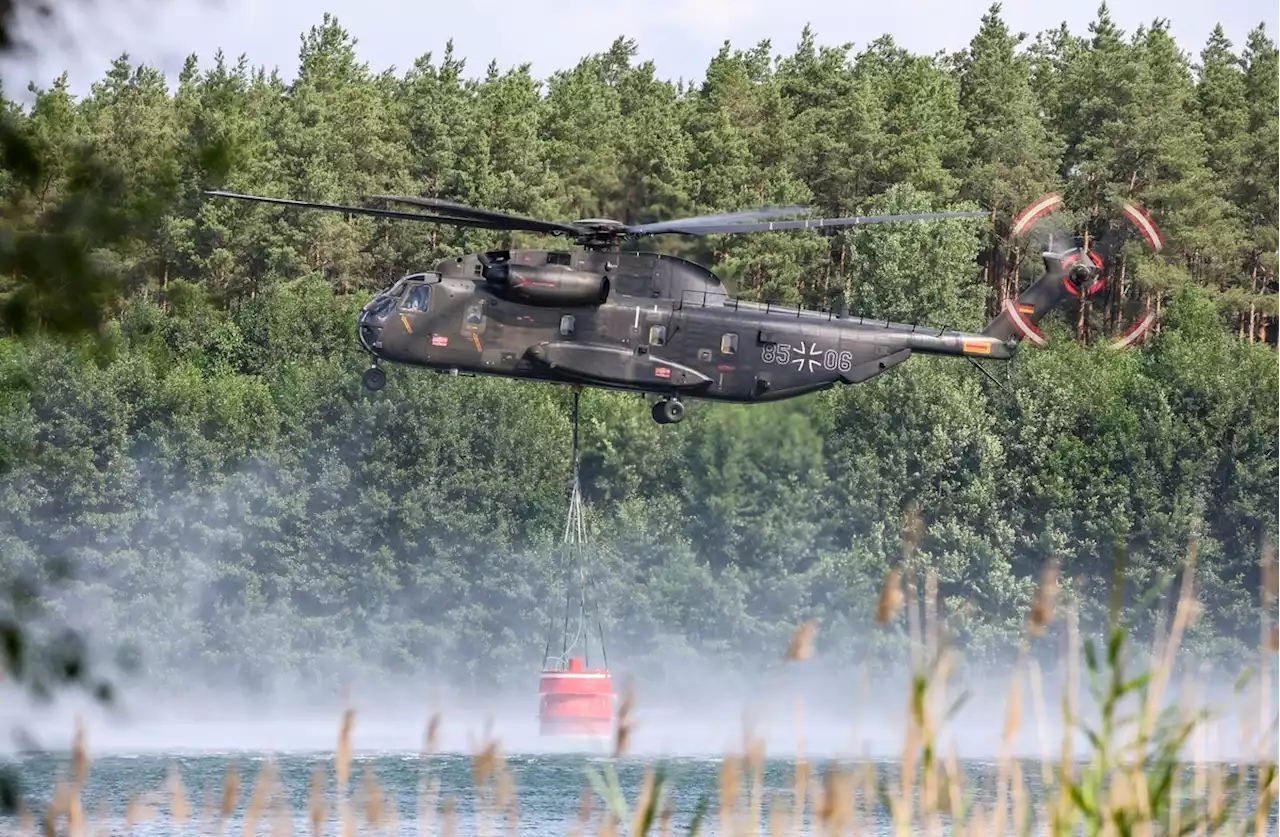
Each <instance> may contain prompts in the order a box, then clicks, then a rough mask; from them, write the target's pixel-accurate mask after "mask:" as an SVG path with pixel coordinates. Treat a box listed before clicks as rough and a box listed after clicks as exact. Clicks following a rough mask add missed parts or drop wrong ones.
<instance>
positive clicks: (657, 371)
mask: <svg viewBox="0 0 1280 837" xmlns="http://www.w3.org/2000/svg"><path fill="white" fill-rule="evenodd" d="M653 374H654V375H657V376H658V377H659V378H670V377H671V370H670V369H669V368H667V367H665V366H657V367H654V370H653Z"/></svg>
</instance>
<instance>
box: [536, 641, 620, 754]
mask: <svg viewBox="0 0 1280 837" xmlns="http://www.w3.org/2000/svg"><path fill="white" fill-rule="evenodd" d="M539 698H540V705H539V710H538V719H539V721H540V722H541V724H540V726H541V732H542V734H543V735H575V736H576V735H586V736H609V735H611V734H612V733H613V714H614V707H615V704H616V702H617V696H616V695H615V694H614V692H613V676H612V675H611V674H610V673H609V670H608V669H604V668H596V669H586V668H584V667H583V663H582V658H581V657H570V658H569V666H568V668H564V669H545V670H544V671H543V672H542V683H541V688H540V690H539Z"/></svg>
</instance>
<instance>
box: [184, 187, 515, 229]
mask: <svg viewBox="0 0 1280 837" xmlns="http://www.w3.org/2000/svg"><path fill="white" fill-rule="evenodd" d="M205 194H206V195H214V196H215V197H220V198H235V199H236V200H242V201H256V202H257V203H274V204H277V205H279V206H295V207H298V208H299V209H323V210H327V211H329V212H343V213H348V214H351V215H370V216H372V217H374V218H392V219H395V220H398V221H431V222H434V223H437V224H455V225H457V226H459V227H478V228H480V229H488V230H500V229H505V228H504V227H500V226H497V225H495V224H492V223H488V222H484V221H481V220H479V219H475V218H448V217H445V216H442V215H440V216H437V215H425V214H422V213H419V212H399V211H397V210H394V209H375V208H373V207H371V206H346V205H344V204H336V203H315V202H313V201H298V200H291V199H289V198H266V197H262V196H260V195H241V194H237V193H236V192H221V191H206V192H205Z"/></svg>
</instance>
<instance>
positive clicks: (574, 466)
mask: <svg viewBox="0 0 1280 837" xmlns="http://www.w3.org/2000/svg"><path fill="white" fill-rule="evenodd" d="M581 393H582V391H581V388H580V387H574V389H573V436H572V439H573V442H572V454H571V456H572V458H571V473H572V491H571V493H570V496H569V514H568V516H567V518H566V519H565V524H564V535H563V544H562V552H561V555H562V558H563V559H564V565H563V567H564V571H563V576H562V578H563V579H564V581H565V600H564V605H565V607H564V625H563V633H562V636H563V642H562V644H561V650H560V656H559V657H558V658H557V659H556V661H555V662H556V664H557V665H559V666H564V665H566V664H567V661H568V658H569V654H570V652H571V651H572V650H573V649H574V648H576V647H577V645H578V643H579V642H583V643H584V644H585V646H586V648H585V650H584V653H583V658H584V659H583V662H584V663H586V664H587V665H588V666H589V665H590V640H589V639H588V637H587V635H588V634H589V632H590V628H589V627H588V626H589V624H590V621H589V620H590V617H589V615H588V613H589V611H595V616H596V619H595V621H596V629H597V631H598V633H599V636H600V653H601V655H602V656H603V658H604V664H605V666H606V667H607V666H608V665H609V655H608V651H606V650H605V644H604V625H603V624H602V622H601V620H600V616H599V611H598V608H596V607H595V602H594V600H592V599H589V597H588V594H587V586H588V583H587V567H586V563H587V562H586V557H585V552H586V543H587V527H586V522H585V521H584V519H583V515H582V482H581V445H580V437H579V409H578V407H579V398H580V396H581ZM571 560H572V561H573V562H574V563H576V564H577V570H578V572H577V577H578V607H579V610H578V623H577V627H576V630H575V631H574V635H573V638H572V640H570V638H569V608H570V606H571V603H572V601H573V593H572V590H571V589H570V587H569V583H568V582H569V579H570V577H571V576H572V574H573V570H572V567H571V564H570V561H571ZM554 625H555V616H554V614H548V624H547V644H546V647H545V649H544V650H543V667H544V668H546V665H547V661H548V659H549V657H550V653H551V631H552V630H553V626H554Z"/></svg>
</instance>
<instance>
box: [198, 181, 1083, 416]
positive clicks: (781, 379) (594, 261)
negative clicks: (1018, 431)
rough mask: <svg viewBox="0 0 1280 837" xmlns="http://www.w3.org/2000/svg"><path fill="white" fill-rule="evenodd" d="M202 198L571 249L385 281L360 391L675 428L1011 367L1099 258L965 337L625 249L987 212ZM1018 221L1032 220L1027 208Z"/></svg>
mask: <svg viewBox="0 0 1280 837" xmlns="http://www.w3.org/2000/svg"><path fill="white" fill-rule="evenodd" d="M206 194H208V195H212V196H217V197H224V198H233V199H237V200H247V201H257V202H262V203H269V204H278V205H283V206H290V207H296V208H299V209H320V210H328V211H334V212H342V213H346V214H349V215H368V216H373V217H379V218H390V219H398V220H409V221H425V222H431V223H438V224H451V225H454V226H462V227H474V228H479V229H490V230H524V231H528V232H532V233H539V234H544V235H551V236H560V237H563V238H566V239H568V240H569V241H571V242H572V243H573V244H575V245H577V247H578V248H580V249H574V250H570V249H558V250H550V249H548V250H525V249H514V250H495V251H490V252H485V253H474V254H470V255H465V256H459V257H457V258H451V259H444V260H441V261H439V262H438V263H437V264H436V265H435V266H434V267H433V268H432V269H431V270H429V271H422V272H416V273H412V274H409V275H406V276H404V277H403V278H401V279H399V280H398V281H396V282H395V283H394V284H393V285H392V286H391V287H390V288H387V289H386V290H384V291H382V292H381V293H379V294H378V295H377V296H375V297H374V298H373V300H371V301H370V302H369V303H368V304H367V305H366V306H365V307H364V308H363V309H362V310H361V312H360V314H359V321H358V323H357V336H358V339H359V341H360V345H361V346H362V347H363V348H364V350H365V351H366V352H368V354H369V355H370V357H371V363H370V366H369V368H368V369H367V370H366V371H365V372H364V375H363V377H362V383H363V385H364V386H365V388H366V389H369V390H371V391H377V390H380V389H382V387H383V386H384V385H385V383H386V374H385V372H384V371H383V370H382V368H381V363H382V362H383V361H386V362H388V363H398V364H405V365H410V366H419V367H425V368H429V369H433V370H436V371H438V372H441V373H445V374H450V375H495V376H502V377H508V378H518V379H524V380H534V381H543V382H552V383H560V384H568V385H573V386H576V387H578V388H581V387H591V388H598V389H609V390H620V391H628V392H634V393H638V394H642V395H647V396H650V397H656V399H657V400H656V402H655V403H654V404H653V419H654V421H655V422H657V423H659V424H673V423H676V422H679V421H681V420H682V419H683V418H684V415H685V405H684V401H685V400H687V399H703V400H708V401H721V402H733V403H743V404H752V403H763V402H770V401H778V400H781V399H786V398H794V397H796V396H800V395H805V394H808V393H813V392H817V391H819V390H825V389H829V388H831V387H833V386H835V385H836V384H858V383H862V382H864V381H868V380H870V379H872V378H874V377H876V376H877V375H880V374H881V373H883V372H885V371H886V370H888V369H892V368H893V367H895V366H897V365H898V364H900V363H902V362H903V361H905V360H906V359H907V358H909V357H911V355H912V354H913V353H916V352H919V353H922V354H933V355H951V356H960V357H967V358H969V359H970V360H973V359H974V358H986V359H993V360H1009V359H1011V358H1012V357H1013V355H1014V353H1015V351H1016V350H1017V347H1018V344H1019V342H1020V341H1021V340H1023V339H1029V340H1031V341H1032V342H1033V343H1035V344H1036V345H1040V344H1041V343H1042V341H1043V335H1041V334H1040V332H1039V331H1038V330H1037V328H1036V324H1037V323H1038V322H1039V321H1040V320H1041V318H1043V317H1044V316H1045V315H1046V314H1048V313H1049V312H1050V311H1051V310H1053V309H1054V308H1055V307H1056V306H1057V305H1058V304H1059V303H1061V302H1063V301H1064V300H1066V299H1068V298H1070V297H1072V296H1073V295H1078V294H1079V293H1082V292H1083V291H1082V290H1080V289H1088V290H1089V292H1092V290H1093V289H1095V288H1096V286H1097V284H1098V282H1097V279H1098V276H1099V271H1100V270H1101V268H1102V264H1101V262H1100V261H1099V260H1097V259H1089V258H1082V254H1083V251H1082V250H1081V249H1080V248H1078V247H1077V248H1068V249H1065V250H1064V251H1063V252H1049V251H1046V252H1044V253H1043V254H1042V258H1043V262H1044V268H1045V272H1044V274H1043V275H1042V276H1041V277H1040V278H1039V279H1038V280H1036V281H1034V282H1033V283H1032V284H1031V286H1030V287H1028V288H1027V289H1026V290H1024V291H1023V292H1022V293H1020V294H1019V295H1018V297H1017V299H1016V301H1015V300H1010V301H1008V302H1006V303H1005V305H1004V308H1003V310H1002V311H1001V312H1000V314H999V315H998V316H997V317H996V319H994V320H993V321H991V322H990V323H989V324H988V325H987V326H986V328H984V329H983V330H982V332H981V333H970V332H963V331H953V330H949V329H946V328H943V329H937V328H928V327H923V326H918V325H913V324H906V323H895V322H889V321H886V320H869V319H867V318H864V317H848V316H842V315H840V314H837V313H832V312H820V311H813V310H806V309H800V308H792V307H785V306H779V305H772V304H768V303H755V302H748V301H745V300H742V299H738V298H736V297H734V296H732V295H730V293H729V292H728V291H727V290H726V288H725V285H724V284H723V283H722V282H721V280H720V279H719V278H718V277H717V276H716V275H715V274H714V273H712V272H711V271H710V270H708V269H707V268H706V267H703V266H702V265H700V264H697V263H695V262H692V261H689V260H686V259H682V258H679V257H676V256H671V255H666V254H662V253H655V252H645V251H623V250H622V244H623V242H626V241H632V240H635V239H637V238H642V237H646V236H654V235H689V236H702V235H716V234H736V233H750V232H761V231H773V230H797V229H822V228H827V227H841V226H852V225H859V224H876V223H890V222H919V221H930V220H933V221H938V220H948V219H953V218H976V217H984V216H987V215H988V213H986V212H939V213H921V214H907V215H875V216H864V217H848V218H816V219H815V218H809V219H798V220H782V221H779V220H768V219H776V218H781V217H785V216H788V215H791V216H794V215H799V214H803V213H805V212H807V211H809V208H808V207H804V206H774V207H764V208H761V209H755V210H747V211H744V212H732V213H726V214H720V215H704V216H698V217H691V218H683V219H678V220H670V221H659V222H656V223H651V224H639V225H626V224H622V223H620V222H617V221H613V220H609V219H602V218H589V219H583V220H579V221H574V222H571V223H565V222H557V221H546V220H540V219H536V218H526V217H520V216H516V215H509V214H506V213H502V212H495V211H489V210H484V209H478V208H475V207H471V206H466V205H463V204H458V203H453V202H450V201H445V200H441V199H436V198H428V197H410V196H376V197H373V198H370V199H369V200H368V203H374V202H381V203H384V204H393V205H394V204H399V205H402V206H411V207H414V208H415V211H405V210H400V209H389V208H379V207H376V206H372V205H363V206H344V205H340V204H326V203H314V202H309V201H300V200H291V199H286V198H271V197H261V196H257V195H245V194H239V193H234V192H224V191H210V192H206ZM1029 209H1031V208H1030V207H1029ZM416 210H425V211H416ZM1040 214H1041V215H1043V214H1044V213H1043V212H1040ZM1023 216H1026V217H1029V216H1028V214H1027V212H1026V211H1024V213H1023ZM979 368H981V367H979ZM984 371H985V370H984Z"/></svg>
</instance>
